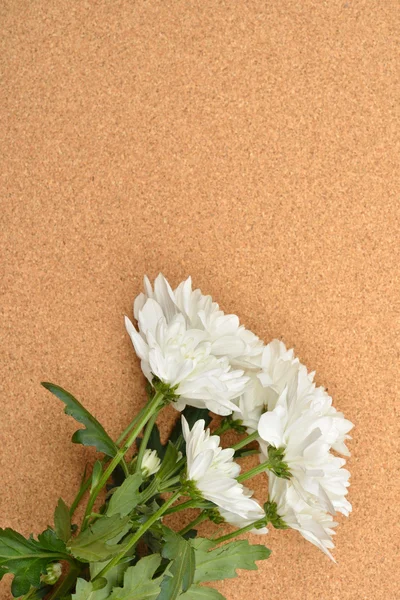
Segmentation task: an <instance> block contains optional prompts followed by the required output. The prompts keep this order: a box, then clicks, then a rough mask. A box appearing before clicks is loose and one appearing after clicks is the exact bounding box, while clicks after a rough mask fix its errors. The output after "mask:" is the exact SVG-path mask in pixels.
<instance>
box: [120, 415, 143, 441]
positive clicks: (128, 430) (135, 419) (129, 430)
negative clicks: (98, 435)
mask: <svg viewBox="0 0 400 600" xmlns="http://www.w3.org/2000/svg"><path fill="white" fill-rule="evenodd" d="M139 418H140V412H138V414H137V415H136V417H135V418H134V419H133V420H132V421H131V422H130V423H129V425H128V427H126V428H125V429H124V431H123V432H122V433H121V435H120V436H119V438H118V439H117V441H116V444H117V446H119V444H121V443H122V441H123V440H124V439H125V438H126V436H127V435H128V433H130V432H131V431H132V429H133V428H134V427H135V425H136V423H137V422H138V421H139Z"/></svg>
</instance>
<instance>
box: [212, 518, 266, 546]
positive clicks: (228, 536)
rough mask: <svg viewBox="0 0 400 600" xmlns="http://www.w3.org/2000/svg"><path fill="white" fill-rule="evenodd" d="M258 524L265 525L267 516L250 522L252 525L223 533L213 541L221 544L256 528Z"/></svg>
mask: <svg viewBox="0 0 400 600" xmlns="http://www.w3.org/2000/svg"><path fill="white" fill-rule="evenodd" d="M257 525H265V518H264V519H260V520H259V521H255V522H254V523H250V525H246V527H242V528H241V529H236V530H235V531H232V532H231V533H227V534H226V535H221V537H219V538H215V539H213V540H211V541H212V542H213V543H214V544H215V545H217V544H221V542H226V541H227V540H231V539H232V538H234V537H237V536H238V535H241V534H242V533H247V532H248V531H251V530H252V529H254V528H256V526H257Z"/></svg>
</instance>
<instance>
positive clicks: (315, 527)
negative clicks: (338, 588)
mask: <svg viewBox="0 0 400 600" xmlns="http://www.w3.org/2000/svg"><path fill="white" fill-rule="evenodd" d="M269 501H270V502H274V503H275V504H276V512H277V516H278V517H280V518H281V519H282V520H283V521H284V523H285V525H286V526H287V527H290V528H291V529H296V530H297V531H299V532H300V533H301V535H302V536H303V537H304V538H305V539H306V540H308V541H309V542H311V543H312V544H314V545H315V546H317V547H318V548H320V550H322V552H324V553H325V554H327V555H328V556H329V558H330V559H331V560H333V561H334V562H335V559H334V558H333V556H332V554H331V553H330V552H329V550H330V549H332V548H334V544H333V542H332V536H333V535H334V534H335V532H334V531H333V528H334V527H336V525H337V523H335V522H334V520H333V518H332V516H331V515H330V514H328V513H326V512H325V511H324V510H322V509H321V507H319V506H318V504H317V505H313V504H312V502H305V501H304V499H303V498H302V497H301V496H300V495H299V494H298V492H297V490H296V489H295V487H294V486H293V484H292V483H290V482H288V481H286V480H285V479H281V478H279V477H276V476H275V475H274V474H273V473H270V474H269Z"/></svg>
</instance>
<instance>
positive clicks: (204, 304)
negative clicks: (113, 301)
mask: <svg viewBox="0 0 400 600" xmlns="http://www.w3.org/2000/svg"><path fill="white" fill-rule="evenodd" d="M144 287H145V292H144V293H141V294H139V296H138V297H137V298H136V300H135V303H134V315H135V318H136V319H138V318H139V312H140V310H141V309H142V308H143V306H144V304H145V303H146V300H147V299H148V298H152V299H154V300H156V301H157V302H158V304H159V305H160V306H161V308H162V310H163V312H164V315H165V318H166V320H167V322H168V323H169V322H170V321H171V320H172V319H173V317H174V316H175V315H176V314H177V313H180V314H183V315H184V317H185V320H186V322H187V325H188V328H190V329H198V330H200V331H204V332H205V333H206V339H207V341H209V342H210V343H211V353H212V354H213V355H215V356H223V357H227V358H228V360H229V362H230V364H231V366H234V367H238V368H242V369H254V368H257V367H259V365H260V360H261V353H262V349H263V347H264V344H263V342H262V341H261V340H260V339H259V338H258V337H257V336H256V335H254V333H252V332H251V331H249V330H248V329H245V327H244V326H243V325H240V322H239V318H238V317H237V316H236V315H225V313H224V312H223V311H221V310H220V308H219V306H218V304H217V303H216V302H213V300H212V298H211V296H205V295H204V294H202V293H201V291H200V290H192V280H191V277H188V279H186V280H185V281H183V282H182V283H180V284H179V285H178V287H177V288H176V289H175V291H173V290H172V288H171V286H170V285H169V283H168V281H167V280H166V279H165V277H164V276H163V275H162V274H161V273H160V274H159V275H158V276H157V277H156V279H155V282H154V290H153V288H152V285H151V283H150V281H149V279H148V277H145V278H144Z"/></svg>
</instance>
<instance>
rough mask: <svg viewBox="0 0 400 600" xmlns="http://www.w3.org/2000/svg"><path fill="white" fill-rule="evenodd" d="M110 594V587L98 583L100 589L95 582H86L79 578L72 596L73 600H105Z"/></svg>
mask: <svg viewBox="0 0 400 600" xmlns="http://www.w3.org/2000/svg"><path fill="white" fill-rule="evenodd" d="M101 586H103V587H101ZM109 594H110V586H108V585H105V586H104V585H103V582H101V583H100V587H99V586H98V585H97V581H95V582H93V581H86V580H85V579H81V578H80V577H79V578H78V579H77V582H76V590H75V594H72V599H73V600H106V598H108V597H109Z"/></svg>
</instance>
